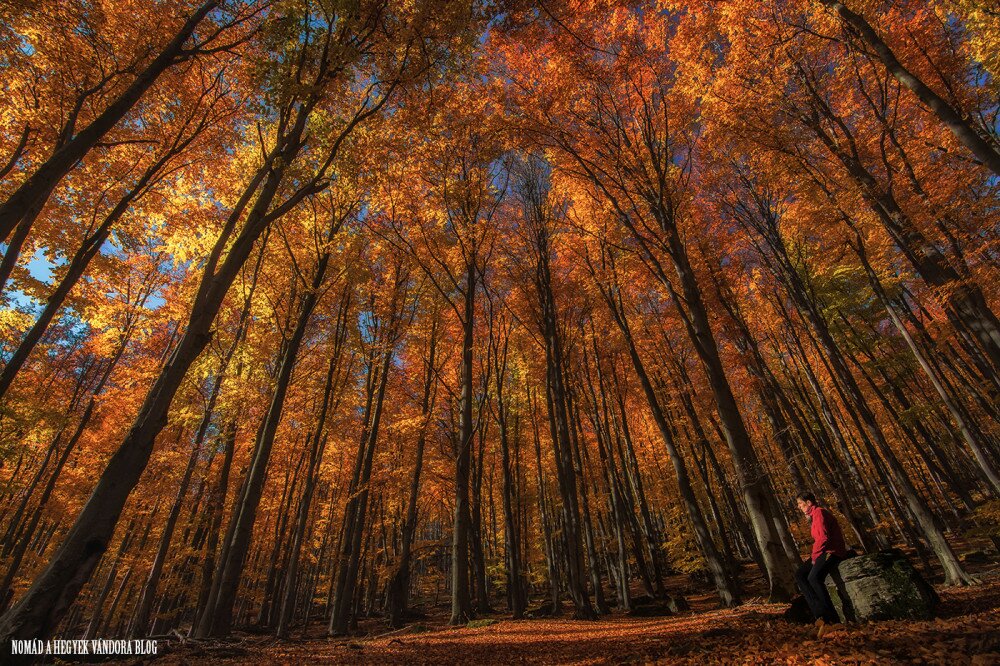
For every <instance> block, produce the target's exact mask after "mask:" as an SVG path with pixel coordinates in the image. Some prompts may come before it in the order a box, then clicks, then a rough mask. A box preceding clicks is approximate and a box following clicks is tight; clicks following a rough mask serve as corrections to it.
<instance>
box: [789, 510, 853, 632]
mask: <svg viewBox="0 0 1000 666" xmlns="http://www.w3.org/2000/svg"><path fill="white" fill-rule="evenodd" d="M796 499H797V504H798V506H799V510H800V511H802V513H803V514H805V515H806V516H807V517H808V518H809V522H810V525H811V527H812V538H813V547H812V557H811V558H810V559H809V561H807V562H805V563H804V564H803V565H802V566H801V567H799V570H798V571H796V572H795V582H796V583H798V585H799V589H800V590H801V591H802V596H804V597H805V598H806V603H808V604H809V609H810V610H811V611H812V614H813V616H814V617H815V618H816V627H817V634H816V635H817V637H819V638H823V636H825V635H827V634H830V633H831V632H833V631H836V628H837V626H838V625H839V624H840V617H839V616H838V615H837V611H836V610H835V609H834V608H833V604H832V603H831V601H830V595H829V593H827V591H826V584H825V582H824V581H825V580H826V577H827V575H828V574H829V573H831V572H832V571H833V570H834V568H835V567H836V566H837V563H838V562H840V561H841V560H842V559H844V558H845V557H846V556H847V544H846V543H845V541H844V534H843V532H841V531H840V525H839V524H838V523H837V519H836V518H834V517H833V514H832V513H830V511H829V510H828V509H825V508H823V507H821V506H820V505H819V504H818V503H817V502H816V496H815V495H813V494H812V493H799V494H798V495H797V496H796Z"/></svg>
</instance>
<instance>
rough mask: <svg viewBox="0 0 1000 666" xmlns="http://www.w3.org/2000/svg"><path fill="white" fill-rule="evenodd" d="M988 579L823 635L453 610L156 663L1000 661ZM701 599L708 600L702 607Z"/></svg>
mask: <svg viewBox="0 0 1000 666" xmlns="http://www.w3.org/2000/svg"><path fill="white" fill-rule="evenodd" d="M980 576H981V579H982V580H983V585H980V586H978V587H973V588H961V589H960V588H950V589H943V590H940V592H941V598H942V604H941V607H940V608H939V615H940V617H938V618H937V619H934V620H930V621H920V622H900V621H893V622H877V623H870V624H867V625H862V626H851V627H848V629H847V630H846V631H845V632H843V633H840V634H836V635H834V636H833V637H830V638H827V639H824V640H822V641H818V640H815V639H810V638H809V636H808V628H806V627H803V626H801V625H797V624H791V623H789V622H786V621H785V620H783V619H782V617H781V615H782V612H783V611H784V609H785V606H784V605H780V604H767V603H763V602H761V601H760V600H759V599H758V600H751V601H750V602H748V603H746V604H744V605H743V606H741V607H739V608H737V609H735V610H725V609H715V610H707V611H706V610H700V609H704V608H705V606H706V605H708V604H710V603H711V602H710V599H708V598H693V599H692V601H693V602H694V603H693V606H694V608H695V610H694V611H691V612H686V613H681V614H679V615H675V616H672V617H663V618H631V617H623V616H614V617H612V618H611V619H603V620H600V621H596V622H586V621H576V620H571V619H561V618H557V619H535V620H521V621H513V620H509V619H504V618H503V617H502V616H497V617H496V618H495V619H496V620H497V621H496V623H495V624H492V625H489V626H481V627H477V628H467V627H463V628H451V627H447V626H446V625H445V624H444V618H443V617H440V618H436V619H434V620H429V621H425V622H424V623H423V624H420V625H413V626H411V627H409V628H408V629H405V630H403V631H401V632H394V633H391V634H385V633H382V634H378V633H374V632H376V631H377V629H376V626H377V625H372V627H371V630H372V631H373V634H371V635H369V636H356V637H353V638H351V639H349V640H344V639H324V638H317V639H310V640H302V641H288V642H279V641H276V640H274V639H272V638H265V637H259V636H245V637H242V638H240V639H237V640H234V641H232V642H227V643H194V644H192V643H190V642H189V643H186V644H183V645H179V644H171V645H165V644H161V656H160V657H159V658H157V659H156V660H155V664H156V666H168V665H178V666H179V665H181V664H200V663H211V664H240V663H271V664H312V663H351V664H465V665H468V666H472V665H474V664H518V663H541V664H618V663H637V664H643V663H670V664H674V663H676V664H731V663H745V664H772V663H781V664H892V663H917V664H921V663H923V664H948V665H951V664H956V665H957V664H976V665H986V664H1000V571H992V572H991V571H987V572H983V573H981V574H980ZM699 608H700V609H699Z"/></svg>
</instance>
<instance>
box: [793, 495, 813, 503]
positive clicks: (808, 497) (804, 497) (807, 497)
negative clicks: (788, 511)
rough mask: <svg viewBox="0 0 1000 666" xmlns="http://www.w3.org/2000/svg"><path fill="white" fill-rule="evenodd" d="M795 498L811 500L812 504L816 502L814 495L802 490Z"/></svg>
mask: <svg viewBox="0 0 1000 666" xmlns="http://www.w3.org/2000/svg"><path fill="white" fill-rule="evenodd" d="M795 498H796V499H800V500H802V501H803V502H812V503H813V504H815V503H816V496H815V495H813V494H812V493H806V492H802V493H799V494H798V495H796V496H795Z"/></svg>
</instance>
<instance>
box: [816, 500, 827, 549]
mask: <svg viewBox="0 0 1000 666" xmlns="http://www.w3.org/2000/svg"><path fill="white" fill-rule="evenodd" d="M829 520H830V514H829V513H828V512H827V511H826V509H822V508H821V509H819V510H818V511H816V515H814V516H813V522H814V523H815V525H814V528H813V539H814V541H813V552H814V553H819V554H820V555H822V554H823V553H825V552H827V551H828V546H829V545H830V525H829V522H828V521H829Z"/></svg>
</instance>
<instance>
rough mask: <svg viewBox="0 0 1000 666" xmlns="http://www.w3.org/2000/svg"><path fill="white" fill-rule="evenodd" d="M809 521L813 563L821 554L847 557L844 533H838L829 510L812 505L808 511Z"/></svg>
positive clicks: (835, 520) (834, 520) (836, 525)
mask: <svg viewBox="0 0 1000 666" xmlns="http://www.w3.org/2000/svg"><path fill="white" fill-rule="evenodd" d="M809 521H810V522H811V524H812V538H813V550H812V561H813V562H815V561H816V560H817V559H819V556H820V555H822V554H823V553H830V554H832V555H836V556H837V557H844V556H846V555H847V544H846V543H845V542H844V533H843V532H841V531H840V525H838V524H837V519H836V518H834V517H833V514H832V513H830V511H829V510H827V509H824V508H823V507H821V506H816V505H815V504H814V505H813V506H812V507H811V508H810V509H809Z"/></svg>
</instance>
